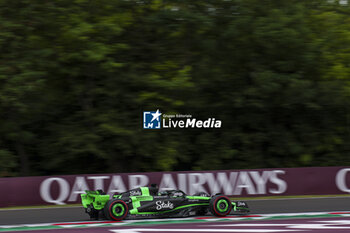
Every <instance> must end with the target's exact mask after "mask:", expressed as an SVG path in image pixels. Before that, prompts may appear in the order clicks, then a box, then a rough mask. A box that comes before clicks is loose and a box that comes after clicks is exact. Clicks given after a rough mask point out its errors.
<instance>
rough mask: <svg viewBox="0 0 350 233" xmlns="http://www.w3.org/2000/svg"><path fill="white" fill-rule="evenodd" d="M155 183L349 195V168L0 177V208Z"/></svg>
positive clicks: (243, 193) (253, 193) (248, 192)
mask: <svg viewBox="0 0 350 233" xmlns="http://www.w3.org/2000/svg"><path fill="white" fill-rule="evenodd" d="M153 183H155V184H158V186H159V189H160V191H161V190H173V189H180V190H182V191H184V192H185V193H187V194H190V195H191V194H194V193H196V192H202V191H203V192H207V193H209V194H215V193H223V194H225V195H228V196H231V197H259V196H276V195H283V196H286V195H325V194H346V193H350V168H347V167H317V168H278V169H252V170H224V171H184V172H150V173H116V174H95V175H87V174H85V175H68V176H41V177H18V178H0V187H1V192H0V207H5V206H18V205H20V206H23V205H43V204H44V205H45V204H54V205H65V204H74V203H79V202H80V194H82V193H84V191H85V190H97V189H102V190H104V191H105V192H107V193H108V194H114V193H121V192H124V191H126V190H128V189H133V188H136V187H140V186H149V185H150V184H153Z"/></svg>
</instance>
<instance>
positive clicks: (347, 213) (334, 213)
mask: <svg viewBox="0 0 350 233" xmlns="http://www.w3.org/2000/svg"><path fill="white" fill-rule="evenodd" d="M329 214H350V212H333V213H329Z"/></svg>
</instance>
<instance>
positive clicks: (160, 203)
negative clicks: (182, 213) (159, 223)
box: [156, 201, 174, 210]
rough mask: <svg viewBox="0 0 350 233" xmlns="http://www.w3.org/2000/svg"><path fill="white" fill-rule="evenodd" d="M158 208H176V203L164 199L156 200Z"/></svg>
mask: <svg viewBox="0 0 350 233" xmlns="http://www.w3.org/2000/svg"><path fill="white" fill-rule="evenodd" d="M156 205H157V207H156V209H157V210H162V209H174V204H173V203H172V202H170V201H168V202H164V201H157V202H156Z"/></svg>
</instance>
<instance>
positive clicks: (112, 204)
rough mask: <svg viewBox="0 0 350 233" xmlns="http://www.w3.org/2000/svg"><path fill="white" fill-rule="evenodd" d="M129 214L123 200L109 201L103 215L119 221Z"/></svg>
mask: <svg viewBox="0 0 350 233" xmlns="http://www.w3.org/2000/svg"><path fill="white" fill-rule="evenodd" d="M128 212H129V208H128V205H127V204H126V203H125V202H124V201H123V200H110V201H109V202H107V204H106V206H105V210H104V213H105V215H106V217H107V218H108V219H111V220H115V221H121V220H123V219H124V218H125V217H126V216H127V215H128Z"/></svg>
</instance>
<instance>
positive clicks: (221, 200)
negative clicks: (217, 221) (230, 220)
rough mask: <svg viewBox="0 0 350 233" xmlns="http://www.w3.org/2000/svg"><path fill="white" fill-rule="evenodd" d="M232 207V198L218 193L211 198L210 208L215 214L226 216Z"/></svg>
mask: <svg viewBox="0 0 350 233" xmlns="http://www.w3.org/2000/svg"><path fill="white" fill-rule="evenodd" d="M231 209H232V203H231V200H230V199H229V198H228V197H226V196H225V195H217V196H214V197H212V198H211V199H210V202H209V210H210V212H211V213H212V214H213V215H215V216H218V217H225V216H226V215H228V214H229V213H230V212H231Z"/></svg>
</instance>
